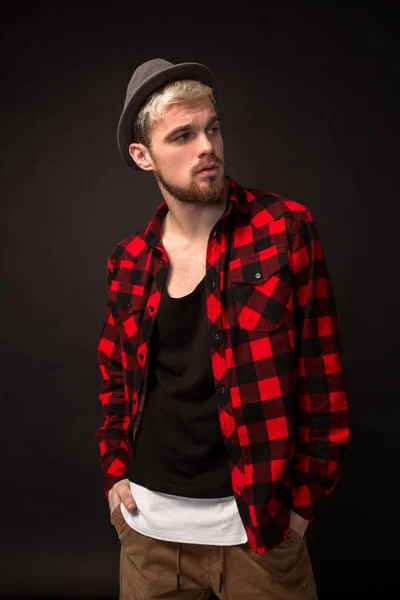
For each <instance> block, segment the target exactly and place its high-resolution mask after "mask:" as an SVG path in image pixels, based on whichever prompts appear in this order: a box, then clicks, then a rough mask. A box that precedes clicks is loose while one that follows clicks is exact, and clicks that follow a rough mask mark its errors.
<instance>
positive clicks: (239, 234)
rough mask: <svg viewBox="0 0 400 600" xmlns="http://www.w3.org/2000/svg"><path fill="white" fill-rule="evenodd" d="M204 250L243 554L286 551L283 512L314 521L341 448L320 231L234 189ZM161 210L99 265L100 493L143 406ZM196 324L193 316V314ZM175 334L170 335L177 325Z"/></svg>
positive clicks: (157, 286)
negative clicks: (102, 275) (102, 268)
mask: <svg viewBox="0 0 400 600" xmlns="http://www.w3.org/2000/svg"><path fill="white" fill-rule="evenodd" d="M227 181H228V183H229V194H228V202H227V205H226V209H225V212H224V214H223V215H222V216H221V217H220V219H219V220H218V221H217V222H216V224H215V226H214V227H213V229H212V231H211V233H210V237H209V241H208V248H207V259H206V290H207V291H206V298H207V299H206V302H207V325H208V332H209V345H210V359H211V363H212V369H213V374H214V382H215V386H216V390H217V392H218V406H217V411H218V416H219V422H220V426H221V432H222V436H223V439H224V442H225V445H226V452H227V456H228V459H229V465H230V469H231V478H232V490H233V494H234V497H235V500H236V503H237V506H238V510H239V514H240V516H241V519H242V521H243V525H244V527H245V529H246V532H247V536H248V539H249V543H250V545H251V547H252V549H253V550H254V551H255V552H258V553H263V552H265V551H267V550H268V549H270V548H272V547H273V546H275V545H277V544H278V543H280V541H282V539H283V537H284V534H285V532H286V530H287V527H288V524H289V515H290V510H293V511H295V512H297V513H298V514H299V515H301V516H302V517H303V518H305V519H307V520H309V521H312V520H313V518H314V516H315V509H316V506H317V505H318V503H319V502H320V501H321V500H323V499H324V498H325V497H326V496H327V495H328V494H329V493H330V492H331V491H332V490H333V488H334V486H335V484H336V483H337V481H338V479H339V476H340V473H341V469H342V465H343V458H344V454H345V449H346V447H347V443H348V439H349V436H350V425H349V407H348V397H347V391H346V383H345V375H344V372H343V358H342V351H341V344H340V332H339V322H338V316H337V310H336V304H335V299H334V295H333V291H332V286H331V283H330V280H329V275H328V270H327V265H326V261H325V258H324V253H323V249H322V245H321V241H320V237H319V234H318V231H317V227H316V224H315V222H314V220H313V217H312V215H311V213H310V210H309V209H308V208H306V207H305V206H304V205H302V204H300V203H298V202H294V201H292V200H288V199H286V198H283V197H281V196H279V195H277V194H273V193H270V192H265V191H262V190H256V189H244V188H243V187H242V186H241V185H239V183H237V182H236V181H235V180H234V179H233V178H232V177H229V176H227ZM167 211H168V207H167V205H166V203H165V202H163V203H162V204H161V205H160V206H159V207H158V209H157V211H156V212H155V214H154V216H153V218H152V219H151V221H150V222H149V223H148V224H147V226H146V227H144V228H143V229H142V230H141V231H139V232H138V233H136V234H134V235H131V236H129V237H127V238H126V239H124V240H122V241H121V242H120V243H119V244H118V245H117V246H116V247H115V248H114V250H113V252H112V253H111V255H110V257H109V259H108V262H107V304H106V308H105V313H104V323H103V327H102V331H101V335H100V341H99V343H98V347H97V355H98V361H99V366H100V370H101V375H102V381H101V390H100V401H101V403H102V406H103V414H104V422H103V424H102V426H101V427H100V428H98V429H97V430H96V434H95V435H96V438H97V440H98V442H99V446H100V455H101V466H102V469H103V471H104V473H105V493H106V495H107V494H108V490H109V489H110V488H111V487H112V486H113V485H114V484H115V483H116V482H117V481H119V480H120V479H123V478H126V477H127V472H128V466H129V461H130V459H131V445H132V442H133V440H134V439H135V436H136V434H137V432H138V428H139V425H140V421H141V419H142V416H143V409H144V406H145V401H146V388H147V381H148V377H149V376H150V377H151V373H150V374H149V373H148V360H147V357H148V353H149V344H150V343H151V342H150V339H151V333H152V329H153V325H154V322H155V319H156V317H157V312H158V307H159V303H160V299H161V296H162V293H163V289H164V286H165V282H166V278H167V272H168V268H169V262H168V256H167V254H166V252H165V250H164V248H163V245H162V242H161V231H162V229H161V228H162V222H163V219H164V217H165V215H166V213H167ZM193 318H196V315H193ZM177 325H178V324H177Z"/></svg>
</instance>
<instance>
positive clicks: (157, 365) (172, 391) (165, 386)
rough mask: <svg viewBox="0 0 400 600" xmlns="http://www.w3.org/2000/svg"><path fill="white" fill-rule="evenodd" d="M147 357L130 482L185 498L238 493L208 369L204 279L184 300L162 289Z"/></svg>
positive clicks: (210, 367) (209, 367)
mask: <svg viewBox="0 0 400 600" xmlns="http://www.w3.org/2000/svg"><path fill="white" fill-rule="evenodd" d="M148 360H149V361H150V362H149V375H148V377H149V381H148V388H147V397H146V405H145V407H144V412H143V418H142V422H141V425H140V429H139V431H138V433H137V436H136V440H135V446H134V448H133V452H132V460H131V464H130V468H129V479H130V481H133V482H135V483H137V484H139V485H142V486H144V487H146V488H148V489H151V490H154V491H158V492H163V493H166V494H173V495H176V496H186V497H188V498H223V497H226V496H231V495H233V492H232V483H231V475H230V468H229V462H228V455H227V452H226V450H225V445H224V442H223V439H222V434H221V428H220V424H219V420H218V408H217V394H216V390H215V385H214V377H213V372H212V366H211V354H210V345H209V341H208V329H207V313H206V289H205V278H204V279H202V281H201V282H200V283H199V284H198V286H197V287H196V288H195V289H194V290H193V291H192V292H191V293H190V294H188V295H187V296H184V297H182V298H171V297H170V296H169V294H168V292H167V289H166V288H165V289H164V293H163V296H162V299H161V303H160V306H159V312H158V315H157V318H156V322H155V324H154V329H153V332H152V336H151V341H150V347H149V356H148Z"/></svg>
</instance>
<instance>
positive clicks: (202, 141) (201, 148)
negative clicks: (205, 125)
mask: <svg viewBox="0 0 400 600" xmlns="http://www.w3.org/2000/svg"><path fill="white" fill-rule="evenodd" d="M198 140H199V142H198V148H197V152H198V156H199V157H201V156H203V155H204V154H207V155H208V154H214V146H213V144H212V142H211V140H210V139H209V137H208V136H207V135H206V134H205V133H202V134H200V135H199V138H198Z"/></svg>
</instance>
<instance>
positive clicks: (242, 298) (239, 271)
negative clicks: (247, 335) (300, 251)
mask: <svg viewBox="0 0 400 600" xmlns="http://www.w3.org/2000/svg"><path fill="white" fill-rule="evenodd" d="M229 277H230V281H231V284H232V291H233V296H234V304H235V308H236V312H237V320H238V323H239V325H240V327H241V328H242V329H245V330H246V331H260V332H268V331H272V330H273V329H276V328H277V327H279V326H280V325H283V324H284V323H287V322H289V321H291V320H292V319H293V292H292V277H291V271H290V268H289V262H288V256H287V244H277V245H276V246H272V247H270V248H267V249H265V250H262V251H260V252H258V253H256V254H253V255H251V256H246V257H245V258H236V259H235V260H232V261H231V262H230V263H229Z"/></svg>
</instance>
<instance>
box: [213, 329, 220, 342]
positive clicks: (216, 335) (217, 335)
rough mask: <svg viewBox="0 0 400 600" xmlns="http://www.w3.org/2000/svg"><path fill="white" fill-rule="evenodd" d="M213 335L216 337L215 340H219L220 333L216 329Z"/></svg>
mask: <svg viewBox="0 0 400 600" xmlns="http://www.w3.org/2000/svg"><path fill="white" fill-rule="evenodd" d="M214 337H215V339H216V340H218V341H219V340H220V339H221V334H220V333H218V331H217V333H216V334H215V336H214Z"/></svg>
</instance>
